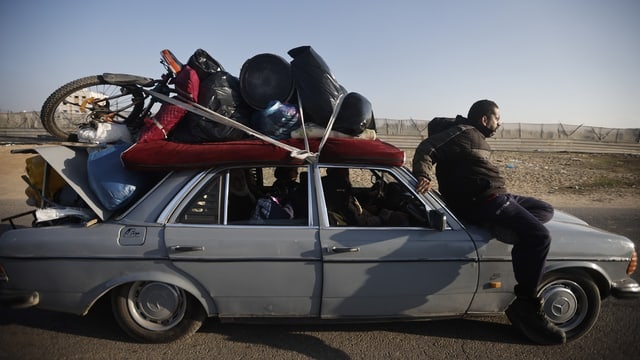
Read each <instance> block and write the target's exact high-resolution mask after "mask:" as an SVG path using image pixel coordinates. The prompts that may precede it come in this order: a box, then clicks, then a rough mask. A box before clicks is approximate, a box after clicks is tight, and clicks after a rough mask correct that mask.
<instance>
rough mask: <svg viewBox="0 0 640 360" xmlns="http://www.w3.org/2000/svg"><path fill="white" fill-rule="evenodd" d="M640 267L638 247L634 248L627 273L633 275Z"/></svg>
mask: <svg viewBox="0 0 640 360" xmlns="http://www.w3.org/2000/svg"><path fill="white" fill-rule="evenodd" d="M637 267H638V253H637V252H636V249H633V253H632V254H631V261H629V266H627V275H631V274H633V273H634V272H635V271H636V268H637Z"/></svg>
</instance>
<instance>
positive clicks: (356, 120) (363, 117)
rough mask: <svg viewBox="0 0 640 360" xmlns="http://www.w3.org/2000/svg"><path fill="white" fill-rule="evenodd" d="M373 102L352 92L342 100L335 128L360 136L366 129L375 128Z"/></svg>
mask: <svg viewBox="0 0 640 360" xmlns="http://www.w3.org/2000/svg"><path fill="white" fill-rule="evenodd" d="M375 128H376V127H375V121H374V118H373V109H372V107H371V102H370V101H369V100H367V98H365V97H364V96H362V95H360V94H358V93H355V92H350V93H348V94H347V95H346V96H345V97H344V99H343V100H342V106H341V107H340V110H338V115H337V116H336V120H335V122H334V124H333V130H336V131H339V132H341V133H344V134H347V135H352V136H358V135H360V134H362V133H363V132H364V130H365V129H375Z"/></svg>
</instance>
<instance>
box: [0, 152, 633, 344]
mask: <svg viewBox="0 0 640 360" xmlns="http://www.w3.org/2000/svg"><path fill="white" fill-rule="evenodd" d="M336 141H338V140H336ZM345 141H346V140H345ZM361 141H362V144H367V143H366V142H365V141H369V140H361ZM372 141H377V140H372ZM340 144H342V146H338V145H340ZM376 144H377V145H376V146H379V145H380V144H379V143H376ZM333 145H335V146H333V148H334V150H330V148H331V146H328V147H327V150H326V152H325V154H324V156H318V157H315V158H314V157H311V158H309V159H302V160H301V159H288V160H282V159H280V158H279V157H278V156H272V157H269V156H265V154H267V153H269V151H272V150H269V149H270V148H269V146H270V145H259V144H258V145H256V144H255V143H253V144H252V146H253V147H251V148H250V154H252V155H250V156H247V155H246V154H239V153H238V152H237V151H222V150H220V151H217V152H216V151H212V150H209V151H210V152H209V153H211V154H214V153H215V154H227V155H229V154H231V155H229V156H230V158H229V159H227V161H221V160H220V159H219V158H216V161H215V163H212V164H207V163H203V162H202V161H201V159H198V160H197V161H196V160H193V159H194V156H182V157H175V154H176V151H177V150H175V149H172V148H167V145H163V147H162V148H164V149H168V150H165V151H166V152H167V153H166V154H165V155H158V154H156V155H155V158H160V159H162V160H167V158H169V157H171V156H174V157H175V159H180V158H182V159H184V160H183V161H185V162H189V161H191V162H192V163H190V164H186V165H185V163H181V162H179V161H177V160H176V162H174V164H173V165H172V166H169V165H167V166H168V168H165V169H159V168H158V167H157V166H156V165H153V166H150V167H149V168H147V169H146V170H153V171H146V172H141V171H140V168H144V166H140V163H138V164H137V165H138V166H134V165H136V164H132V163H131V157H130V156H129V157H127V156H125V155H126V153H127V152H130V150H127V151H125V153H123V154H122V159H123V160H127V159H128V160H129V164H128V165H129V168H136V171H133V170H129V171H128V172H129V173H130V174H133V175H134V176H139V177H140V178H143V179H145V180H147V182H148V183H147V184H143V185H138V186H137V187H136V191H135V192H136V193H137V194H136V195H135V196H134V197H133V198H132V199H130V201H129V200H128V202H127V201H125V202H123V203H122V206H121V207H119V208H114V207H109V208H107V206H105V204H104V202H103V201H102V202H101V201H100V199H99V198H98V197H97V195H96V194H97V191H96V185H95V184H90V183H89V180H87V179H88V178H91V176H88V175H87V168H86V167H85V166H83V165H84V164H86V163H87V157H88V156H90V155H87V154H88V151H87V149H86V148H82V147H73V146H71V147H69V146H45V147H38V148H36V149H35V150H34V152H35V153H37V154H38V156H41V157H42V158H43V159H44V160H45V162H46V164H47V166H49V167H51V168H53V169H54V170H55V173H56V174H57V175H59V176H60V177H62V178H63V180H64V182H65V183H66V185H65V188H71V189H72V190H73V192H74V193H75V194H77V195H78V197H79V198H81V199H80V200H78V199H76V198H74V200H73V205H77V206H76V207H73V209H75V211H65V209H67V208H64V207H61V208H58V209H57V210H58V211H57V212H56V213H55V214H57V215H53V216H52V215H51V214H50V213H47V212H45V211H44V210H51V207H49V206H42V204H44V203H45V202H44V201H42V199H40V201H41V202H40V204H41V205H40V208H39V209H38V211H41V212H42V213H41V214H39V217H38V218H37V219H38V220H36V221H35V222H34V226H32V227H23V228H17V229H13V230H9V231H7V232H5V233H3V234H2V236H1V237H0V301H1V302H2V304H3V305H4V306H12V307H30V306H36V307H39V308H42V309H48V310H53V311H60V312H66V313H73V314H80V315H84V314H86V313H87V312H88V311H89V310H90V309H91V307H92V305H94V304H95V303H96V302H97V301H98V300H100V299H101V298H108V299H110V302H111V305H112V309H113V313H114V315H115V318H116V321H117V322H118V324H119V325H120V327H121V328H122V329H123V331H124V332H126V333H127V334H128V335H130V336H131V337H132V338H133V339H136V340H138V341H141V342H156V343H157V342H171V341H175V340H177V339H181V338H184V337H188V336H189V335H191V334H193V333H195V332H196V331H197V330H198V329H199V327H200V326H201V324H202V323H203V322H204V321H205V320H206V319H207V318H217V319H218V320H219V321H221V322H225V321H233V322H242V321H256V320H260V321H267V322H272V321H273V322H277V321H280V322H287V321H309V322H315V321H351V322H353V321H371V320H379V321H389V320H393V321H404V320H417V319H422V320H434V319H449V318H462V317H465V318H466V317H474V316H487V315H498V316H503V315H504V312H505V310H506V309H507V307H508V306H509V304H510V303H511V302H512V301H513V300H514V293H513V287H514V285H515V280H514V276H513V271H512V265H511V254H510V253H511V248H512V245H511V243H512V242H513V241H517V239H513V238H509V237H505V238H502V237H500V239H497V238H496V236H494V235H493V233H492V232H489V231H488V230H487V229H485V228H481V227H478V226H473V225H470V224H468V223H466V222H464V221H463V220H462V219H460V218H459V217H457V216H456V214H454V213H453V212H451V211H450V209H448V207H447V206H446V204H445V202H444V201H443V200H442V199H441V198H440V196H439V194H438V193H437V192H436V191H431V192H429V193H427V194H419V193H417V192H416V191H415V186H416V179H415V178H414V177H413V175H412V173H411V171H410V170H409V169H408V168H407V167H405V166H403V160H404V157H403V156H404V154H403V153H402V155H401V156H400V155H398V154H399V153H398V152H396V151H395V150H393V147H392V146H388V147H389V148H390V149H391V150H390V153H392V154H393V156H391V157H392V158H393V159H392V160H390V161H389V158H386V157H384V156H377V155H376V156H370V157H368V158H363V157H362V156H361V154H363V153H371V152H370V151H366V149H364V150H363V149H362V147H361V146H360V145H354V144H351V145H350V146H344V143H343V142H340V141H338V143H335V144H333ZM202 146H207V145H202ZM255 146H257V148H256V147H255ZM382 146H383V147H385V146H386V145H382ZM365 148H366V146H365ZM158 149H160V147H159V148H158ZM204 149H205V148H203V147H199V148H197V154H199V155H198V156H202V154H203V151H204ZM206 149H216V148H215V146H212V147H208V148H206ZM256 149H258V150H259V149H262V150H263V151H256ZM157 151H161V150H153V151H152V152H153V153H156V152H157ZM195 153H196V152H194V154H195ZM212 156H213V155H212ZM216 156H217V155H216ZM398 156H400V157H401V158H399V157H398ZM126 162H127V161H125V165H126ZM196 163H197V164H196ZM116 170H117V169H109V170H108V171H106V172H105V171H103V174H102V175H100V176H99V177H98V181H99V180H105V182H109V179H110V176H111V173H113V172H116V173H117V172H118V171H116ZM276 180H277V182H276ZM283 183H284V184H283ZM43 186H46V185H43ZM43 194H44V192H43ZM67 198H73V197H69V196H67ZM78 204H80V205H78ZM58 205H60V204H58ZM54 209H56V208H54ZM78 209H80V210H78ZM546 226H547V227H548V228H549V230H550V232H551V234H552V237H553V241H552V244H551V249H550V253H549V257H548V260H547V263H546V266H545V269H544V278H543V280H542V282H541V284H540V287H539V295H540V297H541V298H542V299H543V301H544V306H543V309H544V312H545V314H546V316H547V317H548V318H549V320H550V321H551V322H553V323H554V324H556V325H557V326H559V327H560V328H562V329H563V330H564V331H565V332H566V335H567V340H568V341H572V340H575V339H578V338H580V337H582V336H584V335H585V334H586V333H587V332H589V330H590V329H591V328H592V327H593V325H594V324H595V322H596V320H597V318H598V315H599V312H600V306H601V302H602V301H603V299H605V298H607V297H609V296H613V297H617V298H628V299H637V298H638V296H639V295H640V286H639V285H638V283H637V282H636V281H634V280H633V279H631V278H630V274H632V273H633V272H634V271H635V268H636V264H637V257H636V250H635V248H634V244H633V242H632V241H631V240H629V239H628V238H626V237H624V236H620V235H616V234H613V233H609V232H606V231H603V230H600V229H597V228H594V227H591V226H589V225H588V224H587V223H586V222H584V221H582V220H580V219H578V218H576V217H574V216H571V215H569V214H567V213H564V212H561V211H556V213H555V215H554V218H553V219H552V220H551V221H550V222H549V223H547V225H546Z"/></svg>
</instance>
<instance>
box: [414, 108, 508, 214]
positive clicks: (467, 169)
mask: <svg viewBox="0 0 640 360" xmlns="http://www.w3.org/2000/svg"><path fill="white" fill-rule="evenodd" d="M490 155H491V147H490V146H489V143H487V141H486V138H485V136H484V135H483V134H482V133H481V132H480V130H478V129H477V128H476V127H474V126H472V125H469V122H468V121H467V119H465V118H464V117H462V116H459V115H458V117H457V118H456V121H455V122H454V123H453V125H452V126H450V127H448V128H446V129H444V130H441V131H440V132H438V133H437V134H429V137H428V138H427V139H425V140H423V141H422V142H421V143H420V144H419V145H418V147H417V148H416V152H415V155H414V157H413V173H414V175H415V176H416V177H419V176H422V177H427V178H430V176H429V174H431V173H432V169H433V166H436V177H437V178H438V189H439V191H440V193H441V194H442V196H443V198H444V200H445V201H446V202H447V204H448V205H449V206H451V207H453V208H454V209H457V210H464V209H466V208H468V206H469V205H473V204H474V203H476V202H478V201H484V200H485V199H487V198H491V197H493V196H495V195H499V194H504V193H506V189H505V182H504V179H503V178H502V176H501V175H500V171H499V170H498V168H497V167H496V166H495V165H493V164H492V163H491V162H490V161H489V157H490Z"/></svg>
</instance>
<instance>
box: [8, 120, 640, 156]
mask: <svg viewBox="0 0 640 360" xmlns="http://www.w3.org/2000/svg"><path fill="white" fill-rule="evenodd" d="M375 121H376V132H377V134H378V137H379V138H380V139H381V140H383V141H386V142H389V143H391V144H394V145H396V146H398V147H399V148H401V149H403V150H413V149H415V147H416V146H417V145H418V143H420V141H422V140H423V139H426V138H427V137H428V136H429V133H428V128H427V127H428V124H429V120H417V119H385V118H378V119H376V120H375ZM46 135H47V131H46V130H45V129H44V128H43V127H42V124H41V122H40V113H39V112H37V111H25V112H0V136H46ZM489 142H490V144H491V146H492V148H493V149H494V150H505V151H567V152H594V153H630V154H640V128H636V129H619V128H605V127H596V126H589V125H569V124H563V123H558V124H528V123H503V124H502V125H501V126H500V128H499V129H498V132H497V133H496V135H495V136H494V137H493V138H491V139H489Z"/></svg>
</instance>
